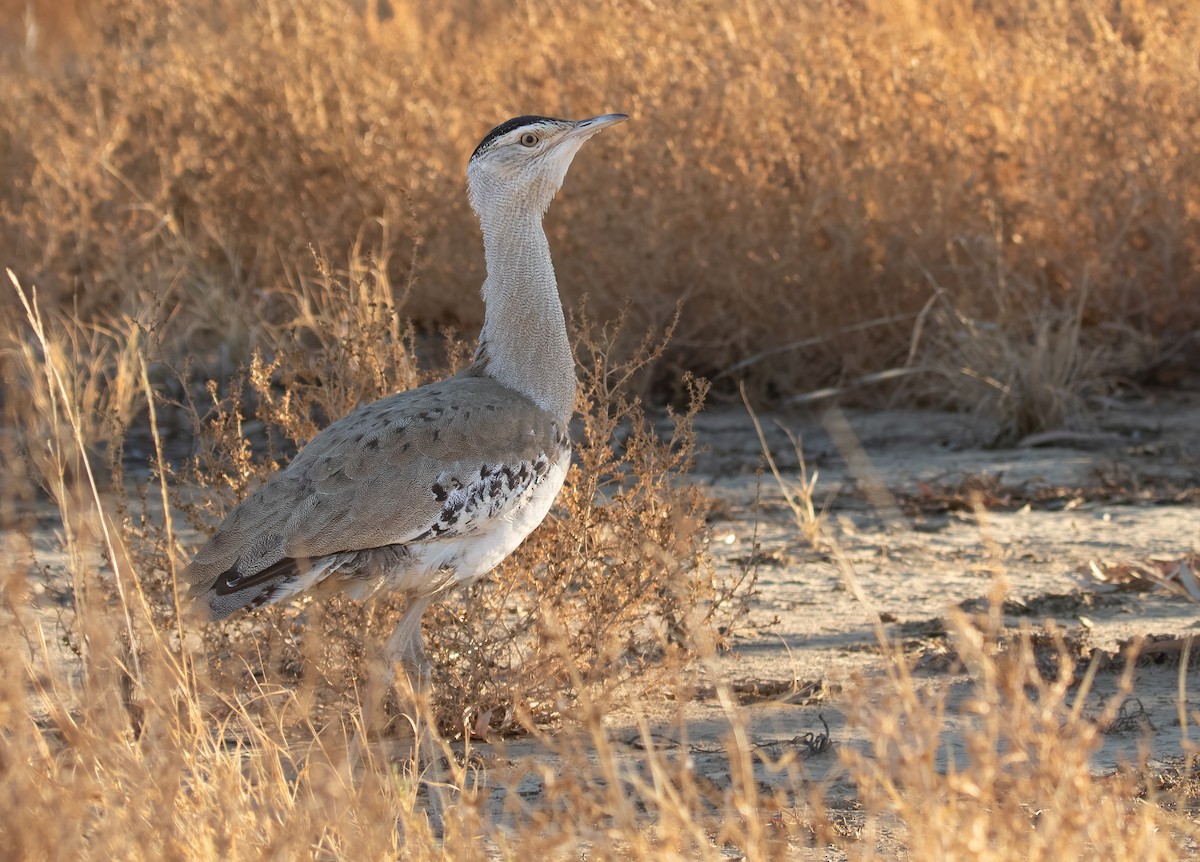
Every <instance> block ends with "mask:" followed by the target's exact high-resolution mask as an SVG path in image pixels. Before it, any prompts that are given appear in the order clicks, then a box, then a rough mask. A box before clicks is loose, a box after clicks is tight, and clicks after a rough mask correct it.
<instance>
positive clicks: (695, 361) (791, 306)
mask: <svg viewBox="0 0 1200 862" xmlns="http://www.w3.org/2000/svg"><path fill="white" fill-rule="evenodd" d="M376 5H377V4H375V3H373V2H372V3H358V4H354V3H347V2H346V0H308V2H300V0H269V2H261V3H253V4H244V3H233V2H230V0H214V2H209V3H204V4H191V5H188V4H175V3H168V2H160V0H137V2H133V3H116V2H108V0H93V2H84V0H78V2H75V3H74V4H70V5H67V4H60V3H50V2H48V0H47V2H40V0H32V2H30V3H29V4H25V3H15V2H13V3H11V8H9V9H8V11H7V20H8V22H9V23H11V24H12V25H13V26H12V32H13V33H14V35H16V34H19V33H21V32H23V27H24V25H25V22H26V21H27V20H28V21H32V22H35V23H36V24H37V27H38V33H39V34H40V35H39V36H38V38H37V39H36V40H34V43H33V44H30V43H28V40H26V39H23V38H21V37H20V36H19V35H18V36H17V37H16V38H14V39H12V40H10V42H9V46H8V50H7V52H6V58H7V65H8V71H7V74H6V75H5V77H4V79H3V83H2V84H0V118H2V119H0V165H2V166H3V169H4V171H5V173H6V174H7V175H8V176H11V177H13V178H15V181H14V182H13V183H11V184H9V185H7V186H6V187H5V189H4V191H3V192H0V245H3V246H4V247H5V248H6V249H7V252H6V254H7V258H6V261H5V263H6V264H7V265H10V266H12V267H13V268H14V269H15V270H16V271H17V273H18V275H19V276H21V277H22V279H23V280H24V281H26V282H27V283H37V284H38V285H40V286H41V288H42V290H43V293H44V296H45V298H46V300H47V301H48V302H51V303H52V304H57V305H60V306H62V307H67V306H71V305H72V303H77V305H78V308H79V311H80V313H81V314H82V315H84V317H85V318H86V319H89V320H90V319H95V318H96V316H97V315H99V314H101V312H105V311H107V312H112V311H114V310H117V311H129V310H131V309H134V308H137V307H139V305H140V304H141V303H142V301H143V299H144V298H146V297H154V298H157V300H158V301H159V302H161V303H162V304H163V305H164V306H165V307H166V308H168V309H171V313H170V315H169V316H168V320H167V325H166V334H167V335H169V336H170V337H169V340H168V343H170V344H174V345H178V346H179V348H180V350H181V352H182V351H183V350H186V351H192V352H196V353H197V355H200V356H205V357H206V358H207V360H208V361H209V362H212V361H214V360H215V359H217V358H220V356H219V355H220V354H222V353H223V354H224V359H225V365H224V367H223V368H218V367H217V366H214V365H211V364H210V365H209V366H208V367H209V368H211V369H213V370H214V371H223V372H225V373H227V372H228V371H231V370H232V368H233V367H235V366H236V365H237V364H239V363H242V362H245V361H247V360H248V359H249V357H250V355H251V352H252V350H253V348H254V347H255V346H256V345H259V344H261V343H262V341H263V336H262V332H261V329H262V327H263V326H264V325H265V324H266V323H267V322H269V321H271V320H273V319H275V317H276V315H277V312H278V303H279V302H280V296H281V294H287V293H289V292H292V291H293V290H294V289H296V288H299V287H301V285H300V284H299V282H305V281H308V280H309V278H310V276H309V272H310V271H311V267H310V265H309V262H308V255H307V254H306V253H305V249H306V247H309V246H311V247H315V248H316V249H318V250H320V251H321V252H322V253H323V254H325V255H327V256H328V257H330V258H331V259H335V260H336V259H340V258H342V257H343V256H344V255H345V254H346V252H347V250H348V249H350V248H351V247H352V246H355V245H358V246H359V247H360V248H362V250H363V251H364V252H373V253H374V254H375V257H376V259H378V260H379V261H380V265H381V266H382V267H383V268H384V270H385V271H386V274H387V276H388V278H389V279H390V280H391V281H392V282H393V283H395V284H397V285H404V284H409V283H410V281H411V285H412V288H411V293H410V297H409V303H408V305H407V311H408V314H409V316H410V317H411V318H412V319H413V320H414V321H416V322H417V323H418V325H419V326H420V327H422V328H423V329H424V330H426V331H436V330H437V328H438V327H440V326H443V325H449V326H452V327H455V328H456V329H459V330H461V331H467V332H469V331H473V330H474V328H475V326H476V325H477V324H478V323H479V306H478V303H477V302H475V301H474V297H475V294H476V291H477V290H478V285H479V283H480V280H481V276H482V272H481V266H482V260H481V256H480V255H479V254H478V253H477V251H476V249H477V247H478V241H477V235H476V227H475V225H474V221H473V218H472V216H471V214H470V212H469V210H468V208H467V205H466V199H465V195H464V194H463V181H462V173H463V167H464V162H465V159H466V156H467V154H468V153H469V152H470V150H471V147H472V146H473V144H474V143H475V141H477V139H478V138H479V137H480V135H481V134H482V132H483V131H484V130H486V129H487V128H488V127H489V126H490V125H491V124H492V123H494V122H495V121H496V120H497V119H498V118H500V117H504V116H508V115H511V114H514V113H520V112H523V111H529V110H534V111H544V112H548V113H553V114H560V115H570V116H574V115H581V114H586V113H591V112H597V111H601V110H609V109H614V110H615V109H620V110H624V111H627V112H629V113H630V114H632V115H633V116H634V118H635V120H636V123H635V124H634V125H633V126H630V127H629V129H630V132H629V134H622V135H619V136H613V137H611V138H609V137H605V138H604V139H603V140H601V141H598V142H597V143H596V144H594V145H593V146H594V147H595V149H594V150H590V151H589V158H588V159H587V162H588V164H586V165H585V164H583V163H581V164H580V165H579V166H578V167H577V169H576V170H575V171H574V172H573V173H572V176H571V179H570V181H569V183H568V186H569V188H568V193H567V194H565V195H564V196H563V199H562V200H561V201H559V202H558V203H557V204H556V205H555V209H554V212H553V213H552V216H551V219H550V230H551V233H552V237H551V239H552V245H553V247H554V249H555V255H556V260H557V262H558V266H559V272H560V275H561V281H562V284H563V285H564V287H565V291H566V294H567V296H568V301H569V302H574V301H575V299H576V298H577V297H579V296H580V295H582V294H588V295H589V296H591V297H592V306H593V308H594V309H595V312H596V316H597V317H598V318H599V319H607V318H609V317H611V316H612V315H613V313H614V312H615V310H616V309H618V308H619V307H621V305H622V304H623V303H624V300H625V297H627V296H632V297H634V302H633V306H632V308H631V324H632V325H631V327H630V329H631V331H633V332H638V331H644V330H646V329H649V328H661V326H662V325H663V324H664V323H665V321H667V320H669V319H670V318H671V316H672V315H673V310H674V307H675V304H676V302H677V300H679V299H683V300H684V301H685V314H684V316H683V318H682V319H681V321H680V326H679V331H678V333H677V336H676V338H675V339H674V340H673V342H672V345H671V347H670V349H669V350H668V352H667V354H666V355H665V356H664V359H663V361H662V362H660V363H659V364H658V365H657V366H656V369H655V370H654V377H655V379H656V380H657V381H658V382H659V383H660V384H661V385H662V386H664V387H667V388H670V387H672V386H673V384H672V381H674V380H676V379H678V374H677V370H678V369H679V368H681V367H683V368H690V369H692V370H693V371H695V372H697V373H699V374H703V375H706V376H710V377H712V376H714V373H716V372H719V371H721V370H723V369H727V368H730V367H732V366H733V365H734V364H736V363H737V362H739V361H741V360H745V359H746V358H748V357H751V356H756V357H759V358H758V359H756V360H755V361H754V362H752V363H751V364H749V365H748V366H745V367H743V368H742V369H741V371H740V372H739V375H742V374H744V375H746V376H747V377H748V378H749V379H750V381H751V382H752V384H753V387H752V389H753V391H756V392H757V393H759V394H765V395H768V396H771V395H776V396H778V395H786V394H787V393H790V392H797V391H805V390H810V389H812V388H814V387H817V386H824V385H828V384H831V383H838V382H844V381H846V380H850V379H855V378H857V377H858V376H859V375H862V374H865V373H869V372H876V371H879V370H880V369H885V368H889V367H893V366H895V365H896V364H897V363H898V362H899V361H901V360H902V359H903V358H904V356H905V355H906V350H907V348H908V344H909V336H910V332H909V327H910V325H911V323H910V320H911V318H910V317H908V316H910V315H913V314H915V313H916V312H917V311H918V310H919V309H920V308H921V307H922V306H923V305H924V303H925V302H926V300H927V299H928V298H929V296H930V295H931V293H932V292H933V291H934V290H937V289H941V290H944V291H946V293H947V295H948V297H949V298H950V300H951V301H952V303H953V304H954V306H955V307H956V308H958V309H960V310H961V311H962V312H963V313H964V314H965V315H966V316H967V317H969V318H970V319H972V320H974V321H977V322H979V321H983V322H986V325H988V326H995V327H998V328H999V329H1001V330H1005V329H1008V328H1012V327H1015V329H1016V330H1017V331H1018V332H1019V333H1020V335H1021V337H1022V338H1023V337H1025V335H1026V334H1027V333H1028V327H1027V326H1026V324H1027V316H1026V314H1027V312H1026V310H1027V309H1036V312H1035V313H1036V314H1039V315H1040V314H1042V313H1043V310H1046V311H1047V312H1048V313H1052V312H1053V311H1054V310H1055V309H1067V310H1069V311H1070V312H1073V313H1075V314H1077V315H1078V319H1079V325H1080V327H1081V328H1080V342H1081V345H1080V348H1079V349H1080V350H1082V351H1083V353H1084V355H1089V354H1090V351H1091V349H1092V347H1093V346H1094V341H1095V339H1099V340H1100V342H1101V343H1105V344H1107V343H1109V341H1110V340H1111V338H1110V336H1107V335H1106V334H1105V330H1104V329H1103V327H1104V325H1105V324H1110V323H1114V322H1119V323H1120V324H1121V325H1122V326H1124V327H1127V328H1128V330H1129V331H1130V332H1132V333H1136V334H1138V335H1139V337H1151V338H1152V339H1154V340H1155V341H1154V343H1155V345H1156V347H1155V349H1154V350H1153V351H1152V355H1151V360H1153V359H1155V358H1157V357H1159V356H1164V355H1167V354H1168V353H1170V352H1171V351H1172V350H1173V348H1174V347H1176V346H1177V339H1178V338H1179V337H1182V336H1184V335H1186V334H1187V333H1190V332H1191V331H1192V330H1194V329H1195V327H1196V325H1197V323H1198V322H1200V277H1198V276H1197V274H1196V273H1197V272H1200V268H1198V267H1197V266H1196V261H1197V247H1196V240H1195V236H1196V234H1195V230H1194V225H1195V220H1196V217H1197V213H1196V210H1195V201H1196V200H1200V193H1198V192H1200V190H1198V189H1197V188H1196V183H1197V177H1200V169H1198V165H1197V163H1196V158H1197V156H1196V155H1195V147H1193V146H1192V141H1193V139H1194V128H1195V124H1196V122H1197V120H1200V69H1198V68H1197V65H1196V63H1195V54H1194V45H1195V44H1196V38H1197V36H1198V35H1200V16H1198V14H1197V11H1196V8H1195V6H1194V4H1191V3H1187V2H1183V0H1172V2H1164V3H1154V4H1151V3H1143V2H1133V3H1121V4H1112V3H1107V2H1098V0H1097V2H1087V3H1073V4H1052V3H1033V4H1030V3H1016V2H1006V0H990V2H984V3H980V2H966V0H945V2H938V3H925V2H900V3H893V2H876V0H867V2H854V3H827V2H824V0H821V2H816V0H813V1H812V2H802V3H777V2H772V0H727V2H719V3H716V4H708V5H706V6H705V7H704V8H703V10H697V9H696V8H694V7H693V6H691V5H690V4H675V3H651V4H638V3H618V4H604V5H586V4H585V5H584V6H582V7H579V8H574V7H572V8H571V9H570V10H569V11H568V10H567V9H566V8H565V7H561V6H559V5H556V4H554V3H552V2H530V3H524V2H522V3H509V2H499V0H494V2H487V3H464V4H454V3H452V4H450V5H446V4H432V3H424V2H417V3H389V4H385V5H384V6H382V7H379V8H381V9H384V10H385V11H386V14H385V15H383V16H382V18H381V16H380V15H379V14H378V12H377V11H376ZM26 7H28V9H29V10H31V12H30V15H29V16H28V18H27V16H26V14H25V10H26ZM364 7H365V8H364ZM354 9H357V10H358V11H351V10H354ZM513 46H520V50H519V51H514V50H513ZM567 226H569V228H568V227H567ZM310 287H312V288H313V289H314V290H315V291H317V292H318V293H319V280H316V282H315V283H314V285H310ZM873 319H884V320H888V321H890V322H888V323H885V324H881V325H879V326H875V327H871V328H869V329H866V330H860V331H853V330H852V331H849V332H845V333H843V334H840V335H837V336H830V333H832V332H838V331H840V330H841V329H843V328H844V327H851V326H853V325H855V324H858V323H861V322H863V321H867V320H873ZM1054 325H1057V324H1054ZM1035 329H1036V328H1035ZM814 340H815V342H816V343H813V342H814ZM797 343H799V344H801V346H800V347H796V348H793V349H785V350H779V351H777V352H771V350H772V349H773V348H780V347H785V346H786V345H790V344H797ZM1013 343H1014V344H1015V343H1020V342H1019V340H1018V339H1016V338H1014V340H1013ZM184 346H186V347H184ZM1172 355H1173V354H1172ZM181 358H182V356H178V357H176V360H179V359H181ZM1142 365H1144V363H1143V364H1134V365H1126V366H1124V367H1118V368H1116V369H1112V368H1105V369H1104V374H1105V375H1107V376H1109V377H1111V376H1113V375H1114V374H1118V375H1119V374H1131V373H1137V372H1138V371H1139V370H1140V368H1141V367H1142ZM727 382H732V381H731V380H728V379H727Z"/></svg>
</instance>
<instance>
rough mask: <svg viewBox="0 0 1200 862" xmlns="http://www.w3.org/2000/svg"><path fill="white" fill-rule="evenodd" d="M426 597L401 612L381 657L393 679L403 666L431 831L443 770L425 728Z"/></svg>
mask: <svg viewBox="0 0 1200 862" xmlns="http://www.w3.org/2000/svg"><path fill="white" fill-rule="evenodd" d="M429 601H430V600H429V599H420V600H418V601H416V602H414V603H413V605H412V607H410V608H409V609H408V611H406V612H405V614H404V616H403V617H402V618H401V620H400V622H399V624H397V626H396V630H395V631H394V632H392V636H391V637H390V638H388V641H387V645H386V647H385V648H384V659H385V660H386V661H387V663H388V667H389V668H390V669H391V670H390V672H391V673H392V675H393V676H392V679H393V682H396V681H397V680H395V676H394V674H395V667H396V665H397V664H399V665H400V666H401V667H402V668H403V669H404V674H405V676H406V677H407V680H408V684H409V685H408V688H409V693H410V695H411V697H410V700H411V704H410V710H411V712H410V713H409V720H410V721H411V723H412V726H413V731H414V735H415V737H416V739H415V743H416V744H415V751H414V755H415V757H414V763H415V772H416V774H417V776H418V778H419V780H421V781H423V782H424V784H425V786H426V788H427V790H428V794H429V795H428V800H429V801H428V805H427V807H426V813H427V815H428V817H429V823H430V826H432V827H433V829H434V831H435V832H440V831H441V825H442V811H443V810H444V808H445V805H444V798H443V796H444V789H445V772H444V770H443V769H442V766H441V764H442V753H441V751H440V750H439V749H438V745H437V743H436V741H435V740H434V738H433V734H432V733H431V732H430V730H429V726H428V722H427V721H426V720H425V719H426V716H425V715H423V713H424V712H425V711H426V710H427V708H428V704H429V700H428V695H429V689H430V678H431V671H432V667H431V665H430V662H429V657H428V656H427V655H426V654H425V644H424V642H423V639H422V637H421V617H422V615H423V614H424V612H425V608H426V607H427V606H428V605H429Z"/></svg>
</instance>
